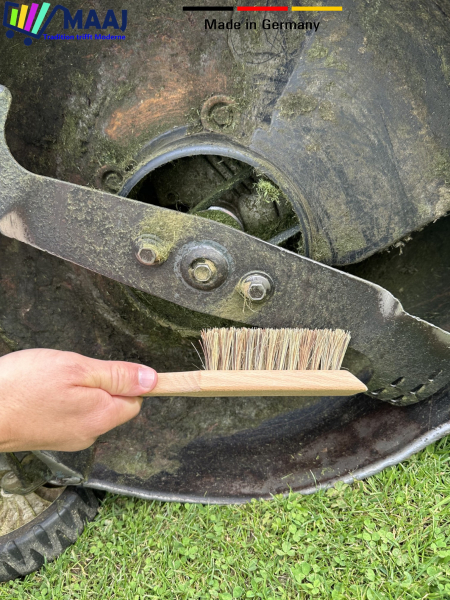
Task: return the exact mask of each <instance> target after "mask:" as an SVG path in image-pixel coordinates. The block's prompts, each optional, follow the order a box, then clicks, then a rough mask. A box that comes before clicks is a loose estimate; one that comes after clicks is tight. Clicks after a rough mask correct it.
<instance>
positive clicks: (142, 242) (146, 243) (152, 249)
mask: <svg viewBox="0 0 450 600" xmlns="http://www.w3.org/2000/svg"><path fill="white" fill-rule="evenodd" d="M135 254H136V258H137V259H138V261H139V262H140V263H141V264H142V265H145V266H147V267H151V266H153V265H158V264H161V263H163V262H164V261H165V260H166V258H167V257H166V256H164V246H163V243H162V241H161V240H160V239H159V238H158V237H156V236H154V235H150V234H148V235H147V234H146V235H141V236H140V237H139V238H138V239H137V240H136V241H135Z"/></svg>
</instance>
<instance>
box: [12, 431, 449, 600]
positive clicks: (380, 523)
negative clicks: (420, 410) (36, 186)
mask: <svg viewBox="0 0 450 600" xmlns="http://www.w3.org/2000/svg"><path fill="white" fill-rule="evenodd" d="M449 521H450V438H446V439H444V440H441V441H440V442H437V443H436V444H434V445H432V446H429V447H428V448H427V449H426V450H424V451H423V452H421V453H420V454H418V455H416V456H414V457H412V458H411V459H410V460H408V461H407V462H405V463H403V464H401V465H398V466H396V467H393V468H390V469H387V470H386V471H384V472H383V473H381V474H379V475H377V476H375V477H372V478H370V479H368V480H367V481H365V482H358V483H356V484H354V485H352V486H346V485H339V486H337V487H336V488H335V489H331V490H328V491H320V492H318V493H317V494H314V495H312V496H301V495H296V494H291V496H290V497H289V498H282V497H277V498H275V499H274V500H273V501H270V502H260V501H254V502H252V503H250V504H246V505H241V506H199V505H183V504H170V503H166V504H162V503H158V502H144V501H140V500H132V499H127V498H123V497H118V496H108V497H107V499H106V501H105V503H104V504H103V506H102V508H101V510H100V514H99V517H98V519H97V520H96V521H95V522H94V523H92V524H90V525H88V527H87V530H86V531H85V533H84V534H83V536H82V537H81V539H80V540H79V541H78V543H77V544H76V545H75V546H73V547H72V548H69V549H68V550H67V551H66V552H65V554H64V555H63V556H62V557H60V558H59V559H58V560H57V561H55V562H54V563H53V564H49V565H47V566H46V567H45V568H44V569H42V570H41V572H40V573H38V574H34V575H30V576H28V577H27V578H25V579H24V580H23V581H16V582H12V583H8V584H4V585H3V586H0V598H1V599H2V600H3V599H14V600H16V599H21V598H33V600H34V599H41V598H42V599H45V600H49V599H58V600H59V599H63V598H64V599H68V600H69V599H70V600H78V599H85V598H86V599H87V598H101V599H110V598H114V599H126V600H141V599H144V598H145V599H147V598H148V599H155V600H156V599H158V600H160V599H165V598H167V599H185V598H186V599H187V598H198V599H213V600H215V599H218V600H232V599H233V598H263V599H266V600H269V599H280V600H281V599H289V600H290V599H295V598H305V599H307V598H316V599H317V598H320V599H322V598H324V599H344V598H345V599H347V598H348V599H350V600H363V599H367V600H375V599H377V600H378V599H385V598H389V599H391V598H392V599H395V600H400V599H402V600H403V599H404V600H407V599H413V598H414V599H416V598H430V599H431V598H435V599H439V600H445V599H450V529H449Z"/></svg>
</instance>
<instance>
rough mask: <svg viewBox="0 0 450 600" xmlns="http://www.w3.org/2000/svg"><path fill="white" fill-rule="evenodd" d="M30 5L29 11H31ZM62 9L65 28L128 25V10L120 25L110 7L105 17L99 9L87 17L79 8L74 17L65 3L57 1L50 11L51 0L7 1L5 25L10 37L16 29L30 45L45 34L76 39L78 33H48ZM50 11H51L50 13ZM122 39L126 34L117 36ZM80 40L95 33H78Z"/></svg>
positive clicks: (123, 15) (81, 28) (123, 14)
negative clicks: (43, 0)
mask: <svg viewBox="0 0 450 600" xmlns="http://www.w3.org/2000/svg"><path fill="white" fill-rule="evenodd" d="M28 8H30V10H28ZM59 10H61V11H62V12H63V14H64V29H69V27H71V28H72V29H75V28H76V29H78V30H83V31H84V32H86V30H89V29H91V28H95V29H97V30H103V31H104V30H105V29H108V27H113V28H114V29H120V30H121V31H125V29H126V28H127V11H126V10H122V19H121V21H122V23H121V25H120V26H119V22H118V20H117V17H116V15H115V13H114V11H113V10H108V11H107V12H106V15H105V16H104V18H103V19H102V20H100V18H99V17H98V15H97V12H96V11H95V10H94V9H92V10H90V11H89V12H88V13H87V16H86V18H85V19H84V18H83V16H84V14H83V10H82V9H80V10H77V11H76V13H75V14H74V15H73V16H72V15H71V14H70V11H69V9H68V8H66V7H65V6H62V5H61V4H57V5H56V6H55V7H54V9H53V10H52V11H50V3H49V2H44V3H43V4H42V6H39V4H35V3H33V4H32V5H31V7H29V6H28V5H26V4H22V5H20V4H17V3H16V2H6V4H5V12H4V13H3V26H4V27H6V28H7V29H8V31H7V32H6V36H7V37H8V38H12V37H14V34H15V32H16V31H17V32H19V33H21V34H23V35H25V36H26V37H25V38H24V40H23V43H24V44H25V45H26V46H30V45H31V44H32V43H33V38H34V39H36V40H38V39H39V38H40V37H41V36H42V35H44V38H50V39H75V36H73V35H72V36H47V35H45V30H46V29H47V27H48V25H49V23H50V21H51V20H52V19H53V17H54V16H55V14H56V13H57V12H58V11H59ZM49 11H50V12H49ZM111 37H112V39H115V38H116V36H106V37H105V36H102V35H101V34H98V35H96V36H95V39H106V38H108V39H111ZM117 38H119V39H124V36H123V37H122V36H117ZM77 39H92V35H84V36H77Z"/></svg>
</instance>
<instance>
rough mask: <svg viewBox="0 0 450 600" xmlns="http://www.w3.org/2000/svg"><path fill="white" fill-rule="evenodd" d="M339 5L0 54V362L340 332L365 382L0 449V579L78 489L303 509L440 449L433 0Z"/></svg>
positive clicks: (170, 25) (445, 14) (446, 188)
mask: <svg viewBox="0 0 450 600" xmlns="http://www.w3.org/2000/svg"><path fill="white" fill-rule="evenodd" d="M206 4H208V3H206ZM210 4H211V3H210ZM228 4H229V5H230V6H232V3H228ZM273 4H277V3H276V2H275V3H274V2H272V3H271V5H273ZM279 4H280V6H281V4H283V3H279ZM66 6H67V7H68V8H69V10H70V11H71V13H72V14H73V13H74V12H75V11H76V10H77V9H78V5H76V4H75V3H74V2H72V1H70V2H68V3H66ZM289 6H290V5H289ZM342 7H343V10H342V12H339V13H333V12H323V13H312V12H311V13H308V12H303V13H301V15H302V16H301V18H299V17H298V15H299V14H300V13H295V12H290V11H288V12H284V13H278V12H277V13H270V14H269V13H264V12H255V13H251V16H250V13H248V12H239V11H236V10H235V11H234V12H226V13H220V12H215V13H214V15H212V16H208V17H207V15H205V14H204V13H202V12H200V11H191V12H190V11H183V3H182V2H181V1H179V0H159V1H158V2H142V1H141V0H137V1H134V2H133V3H132V4H131V5H130V6H129V7H127V8H128V29H127V31H126V40H123V41H120V42H119V41H117V42H116V41H108V40H105V41H102V42H98V41H95V40H92V41H83V43H81V42H80V43H75V42H73V43H71V42H69V41H63V40H53V41H52V40H45V41H44V40H43V39H41V40H36V41H33V43H32V44H31V46H27V45H24V44H23V43H22V40H20V39H17V40H16V38H14V40H10V39H8V38H6V37H5V36H3V37H2V39H1V41H0V56H1V57H2V59H1V62H0V84H2V85H3V86H4V87H0V127H3V126H4V131H5V136H4V139H3V138H2V140H1V141H0V232H1V233H2V234H3V235H1V236H0V252H1V260H0V352H1V353H2V354H6V353H8V352H13V351H16V350H21V349H25V348H36V347H44V348H55V349H60V350H70V351H74V352H78V353H81V354H84V355H86V356H91V357H94V358H99V359H104V360H126V361H133V362H141V363H143V364H147V365H151V366H152V367H154V368H155V369H156V370H157V371H159V372H170V371H188V370H192V369H196V368H200V367H201V364H200V359H199V357H198V354H197V352H196V348H195V345H196V340H198V338H199V334H200V330H201V329H203V328H208V327H217V326H219V327H222V326H224V327H228V326H235V327H240V326H250V327H253V326H254V327H275V328H277V327H312V328H315V327H318V328H323V327H327V328H332V329H335V328H342V329H346V330H348V331H350V332H351V334H352V341H351V343H350V348H349V350H348V353H347V355H346V358H345V362H344V367H345V368H347V369H349V370H350V371H351V372H352V373H353V374H354V375H356V376H357V377H358V378H359V379H360V380H361V381H363V382H364V383H365V384H366V385H367V387H368V390H369V391H368V393H367V394H359V395H356V396H351V397H306V398H301V397H273V398H271V397H261V398H228V397H225V398H185V397H168V398H158V397H152V398H148V399H146V400H145V401H144V403H143V407H142V411H141V413H140V415H139V416H138V417H137V418H135V419H134V420H132V421H131V422H129V423H127V424H125V425H122V426H121V427H118V428H117V429H115V430H113V431H111V432H109V433H107V434H106V435H104V436H102V437H101V438H99V439H98V440H97V442H96V443H95V444H94V446H92V447H91V448H89V449H87V450H84V451H82V452H74V453H69V452H50V451H42V452H34V453H15V454H9V455H6V454H5V455H0V475H1V476H2V477H3V478H2V480H1V488H2V492H1V494H2V495H1V497H0V500H1V501H2V502H0V520H2V521H3V525H2V523H0V581H1V580H6V579H9V578H12V577H15V576H17V575H22V574H24V573H27V572H29V571H31V570H33V569H35V568H37V567H39V566H40V564H42V561H43V559H44V557H46V558H48V559H50V558H53V557H54V556H56V555H57V554H58V553H59V552H61V551H62V549H63V548H64V547H66V546H67V545H68V544H69V543H70V542H71V541H73V540H74V539H75V537H76V535H78V533H79V531H81V530H82V527H83V519H85V518H93V516H94V515H95V510H96V509H95V507H96V503H97V499H96V496H95V494H94V492H93V491H92V490H106V491H112V492H116V493H121V494H126V495H130V496H137V497H141V498H148V499H159V500H177V501H182V502H205V503H232V502H245V501H248V500H250V499H251V498H270V497H271V495H273V494H280V493H288V492H289V491H290V490H293V491H298V492H303V493H310V492H313V491H315V490H316V489H318V488H320V487H326V486H331V485H333V484H334V483H335V482H336V481H346V482H351V481H353V480H354V479H361V478H364V477H368V476H369V475H371V474H373V473H376V472H378V471H380V470H381V469H383V468H385V467H386V466H389V465H392V464H396V463H398V462H400V461H401V460H403V459H405V458H407V457H408V456H409V455H411V454H412V453H414V452H417V451H418V450H419V449H421V448H423V447H425V446H426V445H427V444H429V443H431V442H432V441H434V440H436V439H439V438H440V437H442V436H444V435H446V434H447V433H449V431H450V333H449V332H450V216H446V215H447V214H448V213H449V212H450V24H449V23H450V22H449V18H450V0H378V1H376V2H374V1H372V0H343V2H342ZM95 8H96V10H97V12H99V13H100V12H106V10H109V9H114V11H115V12H116V13H117V14H119V13H120V11H121V10H122V9H123V8H124V7H123V6H122V5H121V4H120V3H119V2H117V1H116V0H112V1H111V2H108V3H106V2H103V1H101V2H97V3H96V4H95ZM280 14H282V18H281V17H280ZM206 17H207V18H208V19H209V20H210V21H212V19H213V18H215V19H216V20H217V23H218V22H219V21H225V22H229V21H230V20H232V22H233V28H232V29H218V28H216V29H214V28H210V27H209V26H208V27H205V18H206ZM247 21H252V22H256V24H257V26H256V29H252V28H250V29H249V28H247V26H246V22H247ZM300 21H302V22H311V23H316V24H317V23H319V22H320V25H319V26H318V27H317V28H316V27H312V28H311V29H301V28H300V27H299V26H298V23H299V22H300ZM275 22H278V23H279V22H283V23H290V24H291V25H285V26H281V27H280V26H279V25H278V26H276V25H274V23H275ZM236 23H239V24H240V27H236V26H235V25H236ZM61 25H62V22H61ZM294 25H295V27H294ZM55 31H56V29H55ZM198 264H201V265H202V269H203V270H202V269H197V271H196V270H195V268H194V267H195V265H197V266H198ZM208 269H209V271H208ZM196 273H197V274H196ZM205 273H206V274H205ZM249 275H255V276H257V277H258V278H259V281H264V282H265V283H264V285H265V286H266V287H265V291H263V293H262V294H261V295H260V296H258V295H257V294H256V295H255V296H254V297H253V298H250V300H249V299H248V298H247V301H246V299H245V298H243V297H242V295H241V294H239V293H238V292H237V289H238V288H239V283H240V282H241V281H242V280H243V278H245V277H248V276H249ZM67 486H69V487H67ZM74 486H75V487H74ZM67 507H69V508H67ZM55 511H56V512H55ZM64 511H65V512H64ZM56 513H57V514H58V515H59V516H58V519H59V520H58V523H59V525H58V524H57V523H56V522H55V518H56V517H55V514H56ZM61 515H62V516H61ZM64 515H65V516H64ZM52 519H53V521H52ZM64 519H65V520H64ZM63 522H64V523H63ZM55 523H56V524H55ZM61 523H63V524H61ZM2 527H3V529H2ZM58 527H59V529H58ZM64 527H65V529H64ZM42 532H43V533H42ZM61 532H63V533H61ZM39 536H41V537H39Z"/></svg>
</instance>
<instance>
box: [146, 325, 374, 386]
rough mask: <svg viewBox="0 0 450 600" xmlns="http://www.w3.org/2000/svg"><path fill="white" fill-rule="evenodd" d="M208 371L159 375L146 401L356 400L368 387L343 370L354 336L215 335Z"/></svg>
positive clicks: (322, 332) (206, 338) (211, 334)
mask: <svg viewBox="0 0 450 600" xmlns="http://www.w3.org/2000/svg"><path fill="white" fill-rule="evenodd" d="M201 338H202V339H201V342H200V345H201V347H202V350H203V353H204V358H205V359H204V367H205V370H204V371H187V372H183V373H159V374H158V383H157V384H156V387H155V388H154V389H153V390H152V392H151V393H150V394H145V396H201V397H211V396H352V395H353V394H358V393H361V392H366V391H367V388H366V386H365V385H364V384H363V383H361V381H359V379H357V378H356V377H355V376H354V375H352V374H351V373H350V372H349V371H342V370H340V367H341V364H342V361H343V359H344V354H345V351H346V350H347V346H348V343H349V341H350V334H349V333H347V332H345V331H342V330H341V329H337V330H335V331H333V330H330V329H314V330H311V329H248V328H242V329H236V328H234V327H231V328H229V329H226V328H221V329H217V328H216V329H209V330H203V331H202V333H201Z"/></svg>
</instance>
